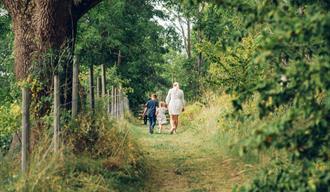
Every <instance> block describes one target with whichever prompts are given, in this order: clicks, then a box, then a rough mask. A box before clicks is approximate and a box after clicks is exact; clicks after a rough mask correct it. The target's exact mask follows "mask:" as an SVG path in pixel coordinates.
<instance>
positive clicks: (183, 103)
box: [181, 91, 186, 111]
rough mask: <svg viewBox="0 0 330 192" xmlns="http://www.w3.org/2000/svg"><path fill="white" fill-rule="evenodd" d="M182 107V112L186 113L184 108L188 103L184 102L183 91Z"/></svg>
mask: <svg viewBox="0 0 330 192" xmlns="http://www.w3.org/2000/svg"><path fill="white" fill-rule="evenodd" d="M181 99H182V106H183V108H182V111H184V106H185V105H186V101H185V100H184V93H183V91H182V98H181Z"/></svg>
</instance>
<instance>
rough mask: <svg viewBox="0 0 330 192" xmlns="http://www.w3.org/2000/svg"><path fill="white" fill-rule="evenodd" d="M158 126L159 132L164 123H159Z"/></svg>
mask: <svg viewBox="0 0 330 192" xmlns="http://www.w3.org/2000/svg"><path fill="white" fill-rule="evenodd" d="M158 126H159V132H161V131H162V129H163V125H162V124H161V123H158Z"/></svg>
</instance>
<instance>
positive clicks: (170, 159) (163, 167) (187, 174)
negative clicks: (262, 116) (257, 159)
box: [133, 125, 248, 192]
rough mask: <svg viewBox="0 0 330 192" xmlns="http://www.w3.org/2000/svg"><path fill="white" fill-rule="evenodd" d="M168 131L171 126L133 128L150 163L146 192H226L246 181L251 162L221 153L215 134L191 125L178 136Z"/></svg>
mask: <svg viewBox="0 0 330 192" xmlns="http://www.w3.org/2000/svg"><path fill="white" fill-rule="evenodd" d="M168 132H169V130H168V127H167V129H166V130H165V131H164V133H162V134H158V133H156V134H153V135H149V134H147V127H146V126H142V125H141V126H135V127H134V128H133V133H134V135H136V136H137V137H138V142H139V143H140V145H141V146H142V147H143V150H144V151H145V152H146V154H147V159H148V164H149V168H148V174H149V175H148V178H147V181H146V185H145V187H144V189H143V191H150V192H158V191H159V192H163V191H164V192H165V191H171V192H177V191H179V192H180V191H187V192H206V191H216V192H222V191H231V189H232V188H233V187H234V186H235V185H240V184H242V183H243V182H244V181H246V175H245V173H244V172H245V170H246V169H248V167H247V166H248V165H244V164H243V163H241V162H239V161H237V160H234V159H232V158H230V157H226V156H225V155H223V154H221V152H219V146H218V145H216V144H215V143H214V142H212V139H211V138H210V137H211V136H212V134H207V133H205V131H204V132H203V133H201V132H200V131H196V130H193V129H189V128H184V129H183V128H182V129H180V128H179V129H178V133H177V134H176V135H170V134H169V133H168ZM245 167H246V169H245Z"/></svg>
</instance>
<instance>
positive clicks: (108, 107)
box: [107, 90, 111, 116]
mask: <svg viewBox="0 0 330 192" xmlns="http://www.w3.org/2000/svg"><path fill="white" fill-rule="evenodd" d="M107 95H108V98H107V112H108V115H109V116H110V115H111V98H110V97H111V95H110V90H108V91H107Z"/></svg>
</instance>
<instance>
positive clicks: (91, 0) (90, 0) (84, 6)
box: [73, 0, 102, 20]
mask: <svg viewBox="0 0 330 192" xmlns="http://www.w3.org/2000/svg"><path fill="white" fill-rule="evenodd" d="M101 1H102V0H81V2H79V3H77V4H76V5H74V7H73V14H74V17H75V18H76V19H77V20H78V19H80V18H81V17H82V16H83V15H84V14H86V13H87V12H88V11H89V10H90V9H91V8H93V7H94V6H96V5H97V4H99V3H100V2H101Z"/></svg>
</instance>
